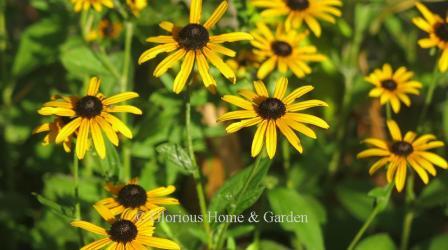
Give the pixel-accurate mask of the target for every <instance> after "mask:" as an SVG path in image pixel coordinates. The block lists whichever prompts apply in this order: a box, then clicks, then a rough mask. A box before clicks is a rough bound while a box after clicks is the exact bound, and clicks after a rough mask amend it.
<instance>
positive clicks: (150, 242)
mask: <svg viewBox="0 0 448 250" xmlns="http://www.w3.org/2000/svg"><path fill="white" fill-rule="evenodd" d="M196 1H197V0H196ZM135 240H136V241H137V242H141V243H142V244H144V245H147V246H150V247H155V248H161V249H173V250H178V249H180V247H179V245H177V244H176V243H175V242H174V241H171V240H166V239H161V238H156V237H150V236H145V235H138V236H137V238H136V239H135Z"/></svg>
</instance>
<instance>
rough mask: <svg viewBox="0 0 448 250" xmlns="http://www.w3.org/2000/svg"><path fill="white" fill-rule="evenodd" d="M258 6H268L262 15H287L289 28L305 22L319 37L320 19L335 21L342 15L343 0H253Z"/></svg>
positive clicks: (297, 26)
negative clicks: (340, 8)
mask: <svg viewBox="0 0 448 250" xmlns="http://www.w3.org/2000/svg"><path fill="white" fill-rule="evenodd" d="M251 3H252V4H253V5H254V6H256V7H261V8H266V10H264V11H262V12H261V16H262V17H277V16H287V18H286V20H285V27H286V29H287V30H290V29H296V28H299V27H300V26H301V25H302V23H303V22H305V23H306V24H307V26H308V27H309V28H310V29H311V31H312V32H313V33H314V34H315V35H316V36H317V37H319V36H320V35H321V33H322V30H321V27H320V24H319V22H318V19H321V20H324V21H327V22H330V23H335V22H336V20H335V18H334V16H337V17H339V16H341V14H342V13H341V11H340V10H339V9H338V7H339V6H342V1H341V0H251Z"/></svg>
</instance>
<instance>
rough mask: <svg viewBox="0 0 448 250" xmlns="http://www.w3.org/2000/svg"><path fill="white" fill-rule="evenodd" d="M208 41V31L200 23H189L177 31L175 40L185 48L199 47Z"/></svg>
mask: <svg viewBox="0 0 448 250" xmlns="http://www.w3.org/2000/svg"><path fill="white" fill-rule="evenodd" d="M208 41H209V34H208V31H207V29H206V28H204V26H202V25H200V24H195V23H190V24H188V25H187V26H185V27H183V28H182V29H181V30H180V31H179V33H178V41H177V42H178V43H179V45H180V46H182V47H183V48H185V49H187V50H192V49H201V48H203V47H204V46H205V45H207V43H208Z"/></svg>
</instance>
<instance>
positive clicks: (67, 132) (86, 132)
mask: <svg viewBox="0 0 448 250" xmlns="http://www.w3.org/2000/svg"><path fill="white" fill-rule="evenodd" d="M99 87H100V80H99V79H98V78H96V77H92V78H91V80H90V83H89V87H88V90H87V95H85V96H83V97H75V96H70V97H62V98H61V100H53V101H50V102H47V103H44V105H43V107H42V108H40V109H39V110H38V112H39V114H41V115H56V116H61V117H69V118H71V119H72V120H71V121H70V122H69V123H68V124H66V125H65V126H64V127H63V128H62V129H61V130H60V131H59V133H58V135H57V136H56V139H55V141H56V143H62V142H64V141H66V140H67V138H68V137H70V136H71V135H72V134H73V133H75V132H77V141H76V155H77V156H78V158H79V159H82V158H84V155H85V153H86V151H87V149H88V147H89V145H90V143H89V138H92V139H93V144H94V146H95V149H96V152H97V153H98V155H99V156H100V157H101V158H104V157H105V156H106V147H105V145H104V140H103V132H104V134H105V135H106V137H107V138H108V139H109V140H110V142H111V143H112V144H114V145H116V146H118V136H117V131H118V132H120V133H121V134H123V135H124V136H126V137H128V138H132V132H131V130H130V129H129V128H128V127H127V126H126V125H125V124H124V123H123V122H122V121H120V120H119V119H118V118H117V117H115V116H114V115H112V114H111V113H116V112H129V113H133V114H137V115H140V114H142V111H141V110H140V109H138V108H136V107H134V106H131V105H114V104H116V103H119V102H123V101H126V100H129V99H132V98H135V97H138V94H137V93H135V92H124V93H121V94H117V95H114V96H111V97H108V98H106V97H105V96H104V95H103V94H101V93H99V92H98V91H99Z"/></svg>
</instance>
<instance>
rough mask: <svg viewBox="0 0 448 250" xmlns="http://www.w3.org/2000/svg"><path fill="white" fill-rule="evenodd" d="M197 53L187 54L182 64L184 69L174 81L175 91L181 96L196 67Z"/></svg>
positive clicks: (190, 52)
mask: <svg viewBox="0 0 448 250" xmlns="http://www.w3.org/2000/svg"><path fill="white" fill-rule="evenodd" d="M194 58H195V52H194V50H190V51H188V52H187V55H186V56H185V59H184V61H183V62H182V67H181V69H180V71H179V73H178V74H177V76H176V78H175V79H174V84H173V91H174V93H176V94H179V93H180V92H181V91H182V89H183V88H184V86H185V83H187V80H188V77H189V76H190V73H191V70H192V69H193V65H194Z"/></svg>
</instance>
